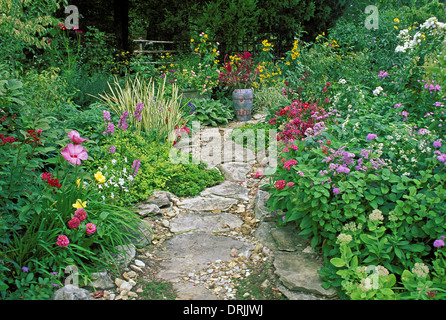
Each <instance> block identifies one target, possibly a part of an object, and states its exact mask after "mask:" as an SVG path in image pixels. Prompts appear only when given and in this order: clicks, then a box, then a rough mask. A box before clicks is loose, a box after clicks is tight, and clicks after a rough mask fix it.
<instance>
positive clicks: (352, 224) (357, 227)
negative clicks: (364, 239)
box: [342, 221, 362, 232]
mask: <svg viewBox="0 0 446 320" xmlns="http://www.w3.org/2000/svg"><path fill="white" fill-rule="evenodd" d="M361 229H362V224H361V223H359V224H358V225H356V223H355V222H354V221H351V222H348V223H346V224H344V226H343V227H342V230H343V231H347V232H348V231H350V232H355V231H357V230H361Z"/></svg>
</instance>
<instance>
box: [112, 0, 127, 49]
mask: <svg viewBox="0 0 446 320" xmlns="http://www.w3.org/2000/svg"><path fill="white" fill-rule="evenodd" d="M113 13H114V21H115V35H116V45H117V47H118V49H120V50H123V51H127V50H128V48H129V43H128V37H129V0H113Z"/></svg>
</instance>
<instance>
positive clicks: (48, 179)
mask: <svg viewBox="0 0 446 320" xmlns="http://www.w3.org/2000/svg"><path fill="white" fill-rule="evenodd" d="M42 180H46V182H47V183H48V185H50V186H52V187H57V188H61V187H62V186H61V185H60V183H59V180H58V179H53V178H51V174H50V173H48V172H44V173H42Z"/></svg>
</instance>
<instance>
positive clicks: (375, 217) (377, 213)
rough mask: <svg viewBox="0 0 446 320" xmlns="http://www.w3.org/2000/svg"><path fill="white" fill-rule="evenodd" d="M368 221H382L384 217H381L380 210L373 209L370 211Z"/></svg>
mask: <svg viewBox="0 0 446 320" xmlns="http://www.w3.org/2000/svg"><path fill="white" fill-rule="evenodd" d="M369 220H370V221H383V220H384V216H383V215H382V212H381V210H379V209H375V210H373V211H372V213H371V214H369Z"/></svg>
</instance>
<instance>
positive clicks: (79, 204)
mask: <svg viewBox="0 0 446 320" xmlns="http://www.w3.org/2000/svg"><path fill="white" fill-rule="evenodd" d="M86 206H87V201H84V202H82V200H81V199H77V200H76V202H75V203H73V208H76V209H80V208H85V207H86Z"/></svg>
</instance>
